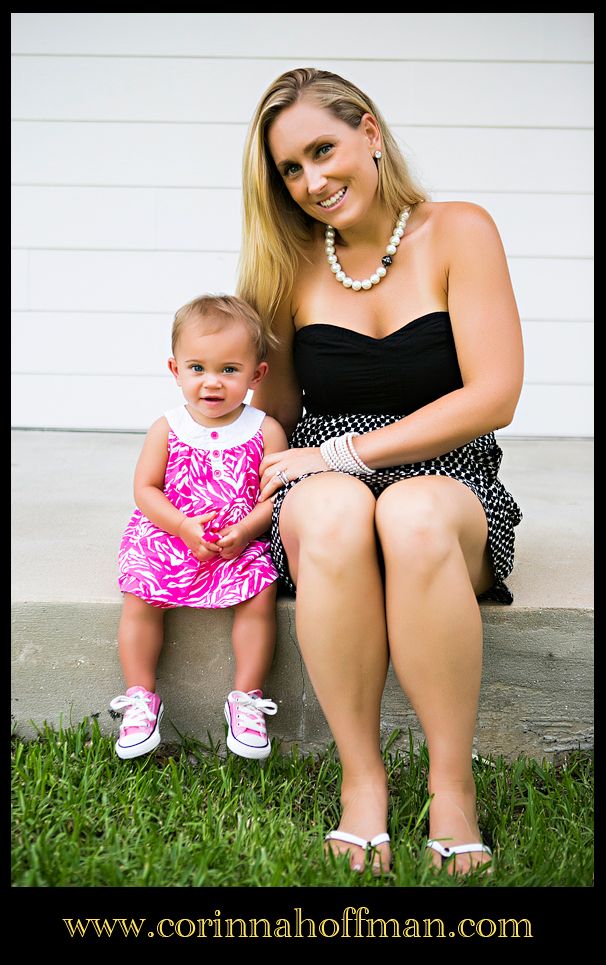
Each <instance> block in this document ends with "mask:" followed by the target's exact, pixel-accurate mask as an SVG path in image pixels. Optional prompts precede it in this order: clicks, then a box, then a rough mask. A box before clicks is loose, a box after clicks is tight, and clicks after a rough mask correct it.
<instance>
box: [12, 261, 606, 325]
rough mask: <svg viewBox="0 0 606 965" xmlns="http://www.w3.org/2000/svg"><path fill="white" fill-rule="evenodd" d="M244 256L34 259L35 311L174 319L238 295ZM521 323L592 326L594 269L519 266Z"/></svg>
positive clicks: (565, 264) (588, 265) (513, 265)
mask: <svg viewBox="0 0 606 965" xmlns="http://www.w3.org/2000/svg"><path fill="white" fill-rule="evenodd" d="M237 262H238V256H237V254H236V253H221V252H215V253H213V252H199V253H198V252H193V253H192V252H170V251H166V252H162V251H159V252H153V251H148V252H130V251H117V252H116V251H30V252H29V293H28V297H29V304H27V305H16V306H14V307H16V308H20V307H26V308H30V309H32V310H35V311H61V310H63V311H90V309H91V307H92V306H94V308H95V309H96V310H97V311H102V312H109V311H116V312H174V311H175V310H176V309H177V308H178V307H179V305H180V304H182V303H183V302H185V301H189V300H190V299H191V298H193V297H195V296H196V295H198V294H200V293H201V292H203V291H215V292H216V291H227V292H229V291H233V290H234V288H235V284H236V273H237ZM509 268H510V272H511V276H512V281H513V285H514V291H515V293H516V298H517V304H518V308H519V312H520V315H521V316H522V317H524V318H529V319H553V320H556V321H557V320H560V321H568V320H571V319H573V320H579V321H583V320H591V319H592V318H593V310H592V309H593V298H592V295H593V286H592V281H593V264H592V262H591V261H585V260H582V259H578V260H573V259H570V260H567V259H548V258H544V259H543V258H511V259H510V261H509Z"/></svg>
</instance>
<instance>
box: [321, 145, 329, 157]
mask: <svg viewBox="0 0 606 965" xmlns="http://www.w3.org/2000/svg"><path fill="white" fill-rule="evenodd" d="M330 150H332V144H323V145H322V147H319V148H318V154H321V155H322V156H325V155H326V154H327V153H328V151H330Z"/></svg>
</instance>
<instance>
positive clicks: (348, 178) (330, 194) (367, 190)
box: [268, 97, 381, 230]
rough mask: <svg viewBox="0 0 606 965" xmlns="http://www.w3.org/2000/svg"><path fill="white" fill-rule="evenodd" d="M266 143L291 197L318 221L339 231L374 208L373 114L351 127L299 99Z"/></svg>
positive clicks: (377, 142) (309, 101)
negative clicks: (355, 126)
mask: <svg viewBox="0 0 606 965" xmlns="http://www.w3.org/2000/svg"><path fill="white" fill-rule="evenodd" d="M268 144H269V149H270V152H271V155H272V158H273V160H274V162H275V164H276V167H277V169H278V171H279V173H280V176H281V177H282V179H283V180H284V183H285V185H286V187H287V189H288V192H289V194H290V195H291V197H292V198H293V200H294V201H296V203H297V204H298V205H299V206H300V207H301V208H302V209H303V210H304V211H305V212H306V213H307V214H310V215H311V217H312V218H315V219H316V220H317V221H320V222H322V223H323V224H331V225H333V226H334V227H336V228H340V229H341V230H342V229H345V228H348V227H350V226H352V225H355V224H358V223H359V222H360V221H361V220H362V219H363V218H364V217H365V216H366V215H367V214H368V213H369V211H371V210H372V207H373V205H374V204H376V202H377V200H378V197H377V184H378V174H377V166H376V163H375V160H374V152H375V151H376V150H378V149H380V147H381V144H380V133H379V128H378V125H377V122H376V121H375V119H374V117H373V116H372V115H371V114H364V116H363V118H362V120H361V122H360V126H359V127H358V128H353V127H350V126H349V124H346V123H345V122H344V121H341V120H340V119H339V118H338V117H335V115H334V114H333V113H331V111H329V110H327V109H326V108H324V107H320V106H318V104H316V103H315V102H314V101H313V100H312V99H311V98H309V97H308V98H302V99H301V100H299V101H297V103H296V104H293V105H292V106H291V107H287V108H285V109H284V110H283V111H282V112H281V113H280V114H279V115H278V117H277V118H276V119H275V121H274V122H273V124H272V125H271V127H270V129H269V133H268Z"/></svg>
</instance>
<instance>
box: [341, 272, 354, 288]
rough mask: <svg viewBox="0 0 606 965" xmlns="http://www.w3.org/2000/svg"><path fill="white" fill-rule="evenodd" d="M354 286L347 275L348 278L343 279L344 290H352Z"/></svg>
mask: <svg viewBox="0 0 606 965" xmlns="http://www.w3.org/2000/svg"><path fill="white" fill-rule="evenodd" d="M352 285H353V281H352V280H351V278H350V277H349V275H347V277H346V278H344V279H343V288H351V287H352Z"/></svg>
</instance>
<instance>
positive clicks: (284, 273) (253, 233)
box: [236, 67, 426, 331]
mask: <svg viewBox="0 0 606 965" xmlns="http://www.w3.org/2000/svg"><path fill="white" fill-rule="evenodd" d="M304 95H307V96H310V97H312V98H313V99H314V100H315V101H316V102H317V103H318V104H319V106H320V107H324V108H326V109H327V110H329V111H330V112H331V113H332V114H334V115H335V116H336V117H338V118H339V119H340V120H341V121H344V122H345V123H346V124H349V126H350V127H353V128H357V127H358V126H359V124H360V122H361V120H362V117H363V115H364V114H367V113H370V114H372V115H373V117H374V118H375V120H376V121H377V124H378V126H379V129H380V132H381V152H382V158H381V161H380V163H379V164H378V175H379V181H378V193H379V197H380V199H381V200H382V202H383V203H384V204H385V206H386V207H387V209H388V211H389V212H390V214H391V215H392V217H393V218H394V219H395V218H396V217H397V215H398V214H399V213H400V211H401V210H402V208H403V207H404V206H405V205H408V204H410V205H412V204H416V203H417V202H419V201H425V200H426V195H425V194H424V192H423V191H422V190H421V188H420V187H419V186H418V185H416V184H415V183H414V181H413V179H412V177H411V175H410V172H409V170H408V167H407V164H406V161H405V160H404V156H403V154H402V152H401V150H400V148H399V146H398V144H397V142H396V140H395V138H394V136H393V134H392V133H391V131H390V130H389V128H388V127H387V124H386V123H385V121H384V119H383V117H382V115H381V113H380V112H379V111H378V109H377V108H376V107H375V105H374V104H373V102H372V101H371V99H370V98H369V97H367V95H366V94H363V93H362V91H361V90H359V88H358V87H356V86H355V84H352V83H351V82H350V81H347V80H345V79H344V78H343V77H340V76H339V75H338V74H333V73H331V72H330V71H327V70H318V69H317V68H315V67H300V68H296V69H295V70H289V71H287V72H286V73H284V74H281V75H280V77H278V78H277V79H276V80H275V81H274V82H273V84H271V85H270V86H269V88H268V89H267V91H266V92H265V94H264V95H263V97H262V98H261V100H260V102H259V104H258V106H257V108H256V110H255V113H254V115H253V118H252V121H251V123H250V127H249V129H248V134H247V138H246V144H245V148H244V159H243V169H242V173H243V177H242V195H243V198H242V200H243V235H242V247H241V251H240V262H239V272H238V284H237V286H236V290H237V292H238V295H240V296H241V297H242V298H245V299H246V300H247V301H248V302H250V303H251V304H252V305H254V307H255V308H256V309H257V311H258V312H259V315H260V316H261V318H262V320H263V324H264V326H265V327H266V329H267V330H268V331H271V325H272V321H273V317H274V315H275V312H276V309H277V307H278V305H279V304H280V302H281V301H282V300H283V299H284V298H285V297H286V296H287V295H288V294H289V293H290V291H291V290H292V287H293V284H294V281H295V276H296V271H297V262H298V256H299V254H300V253H301V252H303V251H304V250H305V248H306V247H307V246H308V245H309V243H310V241H311V239H312V228H313V225H314V223H315V220H314V219H313V218H312V217H311V216H310V215H308V214H306V213H305V212H304V211H303V210H302V208H300V207H299V206H298V205H297V204H296V202H295V201H293V199H292V198H291V196H290V194H289V193H288V189H287V187H286V185H285V183H284V180H283V178H282V176H281V174H280V173H279V171H278V169H277V168H276V165H275V164H274V161H273V158H272V156H271V154H270V151H269V146H268V141H267V136H268V132H269V129H270V127H271V125H272V123H273V122H274V121H275V119H276V118H277V117H278V115H279V114H280V113H281V112H282V111H283V110H285V108H287V107H290V106H292V105H293V104H296V102H297V101H298V100H299V99H300V98H301V97H303V96H304Z"/></svg>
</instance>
